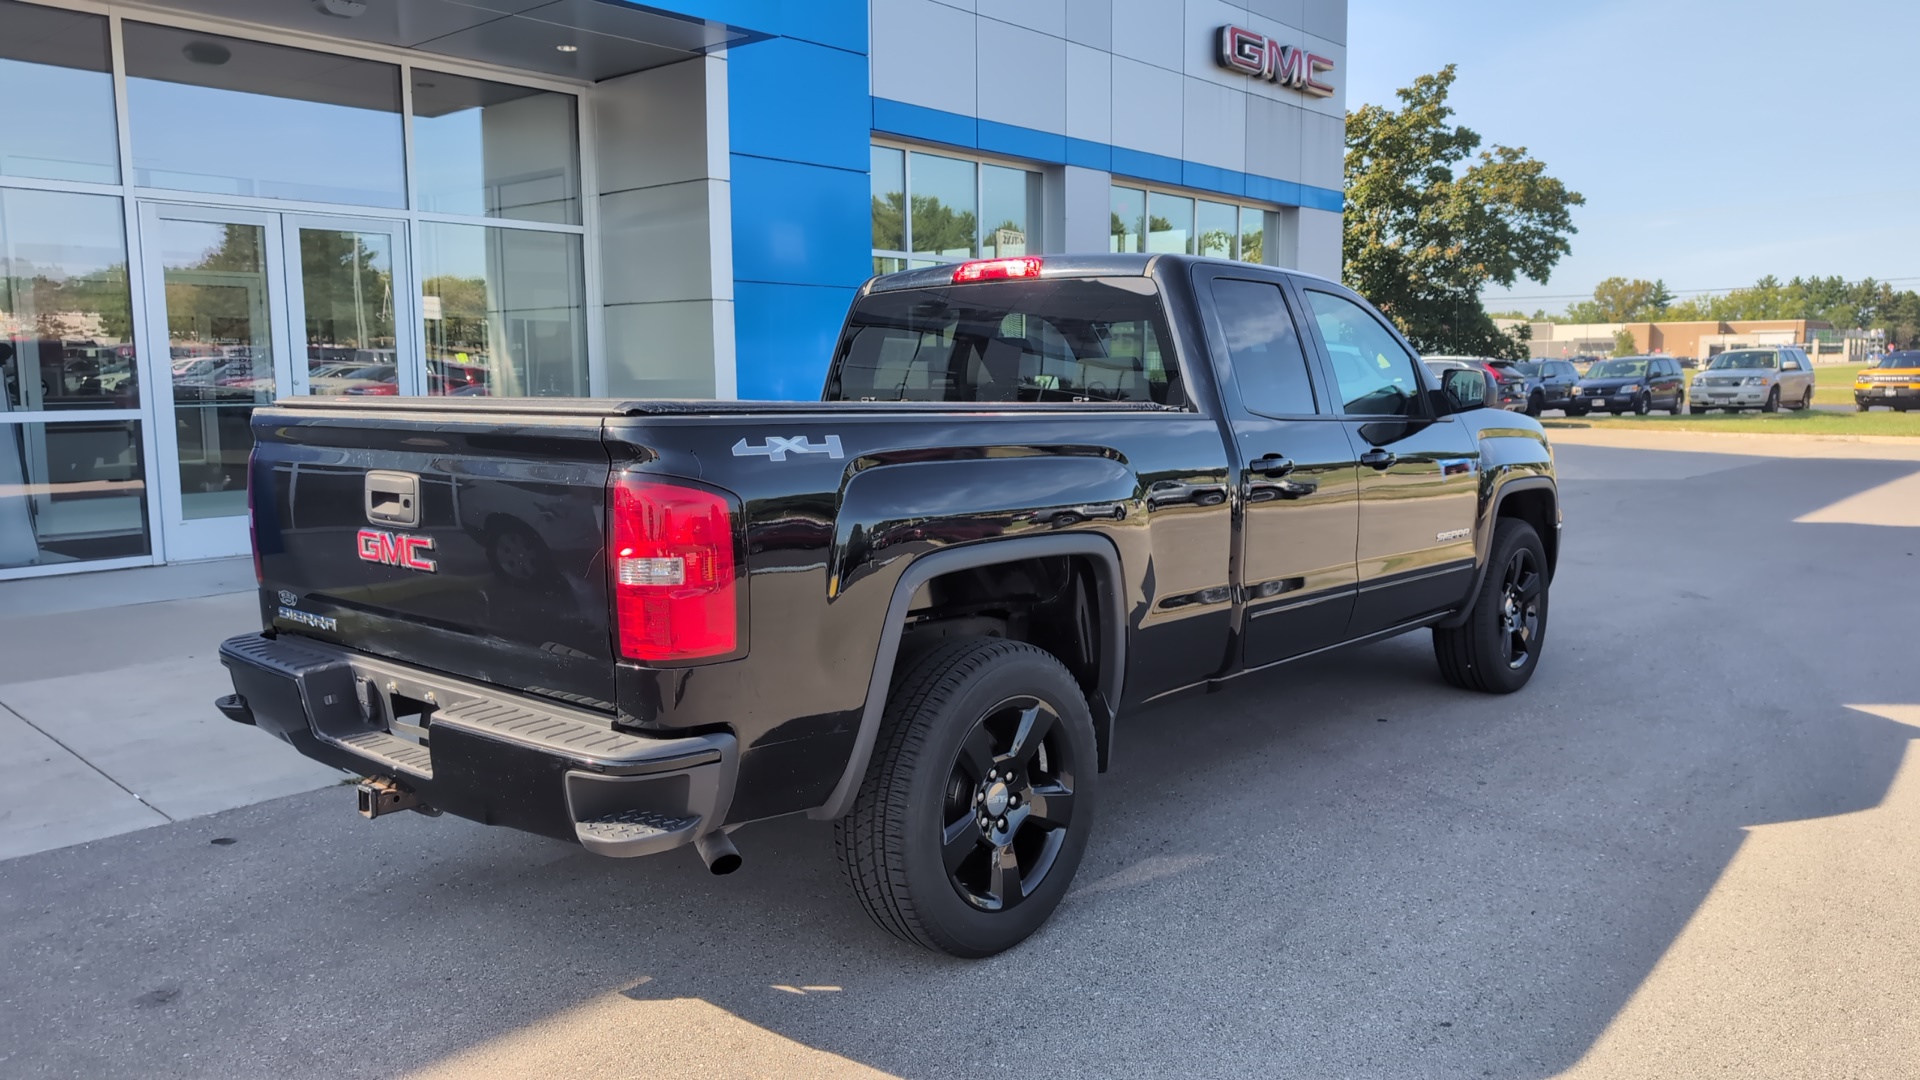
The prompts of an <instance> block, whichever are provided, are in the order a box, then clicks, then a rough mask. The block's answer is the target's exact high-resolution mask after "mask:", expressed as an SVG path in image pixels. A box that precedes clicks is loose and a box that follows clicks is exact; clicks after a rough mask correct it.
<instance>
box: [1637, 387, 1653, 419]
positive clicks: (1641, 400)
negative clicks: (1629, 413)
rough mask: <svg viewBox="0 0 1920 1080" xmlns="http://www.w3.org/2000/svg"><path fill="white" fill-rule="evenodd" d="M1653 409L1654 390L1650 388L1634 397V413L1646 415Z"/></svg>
mask: <svg viewBox="0 0 1920 1080" xmlns="http://www.w3.org/2000/svg"><path fill="white" fill-rule="evenodd" d="M1652 411H1653V391H1651V390H1648V391H1646V392H1645V393H1642V394H1641V395H1640V396H1639V397H1636V398H1634V399H1633V415H1635V416H1645V415H1647V414H1648V413H1650V412H1652Z"/></svg>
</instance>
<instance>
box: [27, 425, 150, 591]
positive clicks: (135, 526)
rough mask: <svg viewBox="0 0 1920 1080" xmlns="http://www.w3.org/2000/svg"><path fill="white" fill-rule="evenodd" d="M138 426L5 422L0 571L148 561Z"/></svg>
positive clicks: (145, 502)
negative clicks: (144, 558) (103, 561)
mask: <svg viewBox="0 0 1920 1080" xmlns="http://www.w3.org/2000/svg"><path fill="white" fill-rule="evenodd" d="M146 479H147V475H146V469H145V467H144V464H143V462H142V460H141V454H140V422H139V421H138V420H83V421H79V422H74V421H63V422H60V423H45V424H20V423H16V424H7V423H0V570H7V569H12V568H14V567H19V566H45V565H48V564H52V563H71V562H85V561H89V560H94V559H123V558H128V557H130V556H139V555H146V554H148V552H149V548H148V546H147V501H146Z"/></svg>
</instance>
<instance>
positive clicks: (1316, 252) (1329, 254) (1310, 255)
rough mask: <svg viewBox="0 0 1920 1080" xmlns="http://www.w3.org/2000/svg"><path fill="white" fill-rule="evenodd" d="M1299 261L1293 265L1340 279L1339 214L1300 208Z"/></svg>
mask: <svg viewBox="0 0 1920 1080" xmlns="http://www.w3.org/2000/svg"><path fill="white" fill-rule="evenodd" d="M1297 212H1298V213H1299V215H1300V261H1299V262H1298V263H1297V264H1296V266H1295V268H1296V269H1299V270H1304V271H1306V272H1307V273H1309V274H1319V275H1320V276H1321V277H1323V278H1327V279H1329V280H1332V281H1339V280H1340V215H1339V214H1336V213H1334V212H1332V211H1330V210H1311V209H1308V208H1306V207H1301V208H1300V209H1299V211H1297Z"/></svg>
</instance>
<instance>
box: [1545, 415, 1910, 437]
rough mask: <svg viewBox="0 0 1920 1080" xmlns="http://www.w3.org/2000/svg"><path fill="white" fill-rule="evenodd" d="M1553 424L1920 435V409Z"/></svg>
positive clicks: (1553, 423) (1557, 424) (1554, 424)
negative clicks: (1900, 411)
mask: <svg viewBox="0 0 1920 1080" xmlns="http://www.w3.org/2000/svg"><path fill="white" fill-rule="evenodd" d="M1541 423H1543V424H1545V425H1546V426H1547V427H1549V428H1582V427H1585V428H1593V429H1595V430H1596V431H1602V430H1605V429H1607V428H1633V429H1636V430H1642V431H1757V432H1765V433H1767V434H1771V435H1913V436H1920V412H1904V413H1897V412H1886V411H1884V410H1883V411H1877V412H1870V413H1861V412H1854V413H1832V412H1820V411H1819V410H1817V409H1808V410H1807V411H1805V412H1786V411H1782V412H1777V413H1759V412H1743V413H1737V414H1734V415H1728V414H1727V413H1722V412H1711V413H1707V414H1706V415H1704V416H1691V415H1686V416H1665V415H1654V416H1618V417H1615V416H1585V417H1581V418H1580V419H1578V420H1543V421H1541Z"/></svg>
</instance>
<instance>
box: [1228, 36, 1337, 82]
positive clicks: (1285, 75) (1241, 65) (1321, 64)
mask: <svg viewBox="0 0 1920 1080" xmlns="http://www.w3.org/2000/svg"><path fill="white" fill-rule="evenodd" d="M1220 66H1221V67H1224V68H1227V69H1228V70H1231V71H1238V72H1240V73H1241V74H1242V75H1251V76H1253V77H1254V78H1256V79H1266V80H1267V81H1269V82H1277V83H1279V84H1280V85H1281V86H1289V87H1292V88H1293V89H1295V90H1298V91H1300V92H1301V93H1303V94H1312V95H1313V96H1314V97H1332V96H1333V85H1332V84H1331V83H1328V82H1324V81H1322V80H1321V78H1320V76H1321V75H1324V74H1326V73H1328V72H1331V71H1332V70H1333V61H1332V60H1329V59H1327V58H1326V57H1324V56H1320V55H1318V54H1316V53H1310V52H1308V51H1306V50H1305V49H1301V48H1298V47H1296V46H1293V45H1282V44H1281V43H1280V42H1278V41H1275V40H1274V39H1272V38H1270V37H1267V36H1266V35H1265V34H1257V33H1255V32H1253V31H1252V30H1246V29H1242V28H1241V27H1238V26H1223V27H1221V28H1220Z"/></svg>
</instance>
